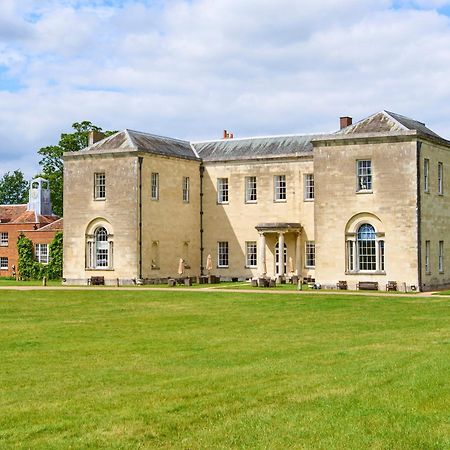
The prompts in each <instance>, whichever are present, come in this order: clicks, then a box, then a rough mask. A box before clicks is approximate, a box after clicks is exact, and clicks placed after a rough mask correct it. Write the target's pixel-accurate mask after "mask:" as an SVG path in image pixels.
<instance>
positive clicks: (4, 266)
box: [0, 256, 8, 270]
mask: <svg viewBox="0 0 450 450" xmlns="http://www.w3.org/2000/svg"><path fill="white" fill-rule="evenodd" d="M0 270H8V258H6V257H5V256H2V257H1V258H0Z"/></svg>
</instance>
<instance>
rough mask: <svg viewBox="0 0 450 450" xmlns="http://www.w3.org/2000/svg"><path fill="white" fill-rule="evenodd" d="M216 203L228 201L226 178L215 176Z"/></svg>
mask: <svg viewBox="0 0 450 450" xmlns="http://www.w3.org/2000/svg"><path fill="white" fill-rule="evenodd" d="M217 203H228V178H217Z"/></svg>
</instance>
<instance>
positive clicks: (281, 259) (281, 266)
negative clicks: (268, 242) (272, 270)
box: [278, 231, 285, 277]
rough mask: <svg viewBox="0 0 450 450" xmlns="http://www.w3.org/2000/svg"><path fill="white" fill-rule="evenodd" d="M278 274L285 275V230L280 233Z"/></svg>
mask: <svg viewBox="0 0 450 450" xmlns="http://www.w3.org/2000/svg"><path fill="white" fill-rule="evenodd" d="M278 275H279V276H282V277H284V275H285V273H284V231H280V232H279V233H278Z"/></svg>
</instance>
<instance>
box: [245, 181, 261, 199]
mask: <svg viewBox="0 0 450 450" xmlns="http://www.w3.org/2000/svg"><path fill="white" fill-rule="evenodd" d="M257 199H258V197H257V193H256V177H245V202H246V203H256V201H257Z"/></svg>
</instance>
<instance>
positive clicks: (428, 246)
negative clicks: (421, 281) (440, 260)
mask: <svg viewBox="0 0 450 450" xmlns="http://www.w3.org/2000/svg"><path fill="white" fill-rule="evenodd" d="M430 249H431V243H430V241H425V273H426V274H427V275H430V274H431V266H430Z"/></svg>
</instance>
